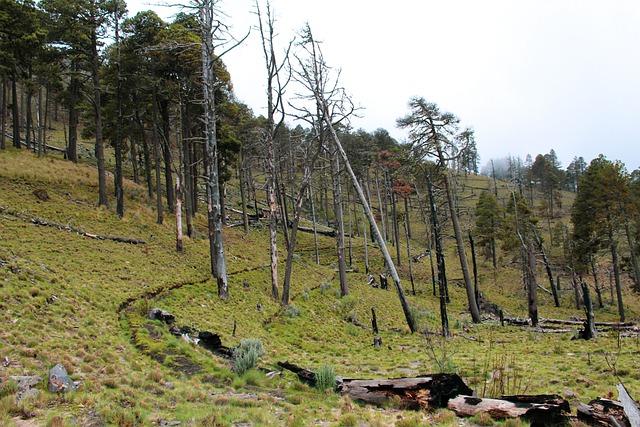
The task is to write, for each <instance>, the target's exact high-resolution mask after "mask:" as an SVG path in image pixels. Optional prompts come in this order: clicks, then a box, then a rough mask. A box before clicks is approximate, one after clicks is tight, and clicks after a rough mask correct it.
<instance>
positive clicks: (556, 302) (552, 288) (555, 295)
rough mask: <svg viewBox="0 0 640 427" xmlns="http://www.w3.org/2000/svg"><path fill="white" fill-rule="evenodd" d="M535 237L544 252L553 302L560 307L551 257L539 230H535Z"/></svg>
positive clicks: (539, 248)
mask: <svg viewBox="0 0 640 427" xmlns="http://www.w3.org/2000/svg"><path fill="white" fill-rule="evenodd" d="M534 238H535V240H536V245H537V246H538V250H539V251H540V253H541V254H542V262H544V268H545V271H546V272H547V278H548V279H549V287H550V288H551V292H552V294H553V304H554V305H555V306H556V307H560V299H559V298H558V290H557V289H556V287H555V286H554V283H553V273H552V272H551V264H550V263H549V258H547V253H546V251H545V250H544V245H543V244H542V239H541V238H540V234H539V233H538V232H537V230H534Z"/></svg>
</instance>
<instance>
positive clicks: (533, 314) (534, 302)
mask: <svg viewBox="0 0 640 427" xmlns="http://www.w3.org/2000/svg"><path fill="white" fill-rule="evenodd" d="M526 250H527V263H528V265H527V273H528V274H527V275H528V277H527V297H528V299H527V302H528V307H529V318H530V319H531V325H532V326H538V283H537V281H536V254H535V251H534V250H533V244H532V243H531V242H529V244H528V245H527V247H526Z"/></svg>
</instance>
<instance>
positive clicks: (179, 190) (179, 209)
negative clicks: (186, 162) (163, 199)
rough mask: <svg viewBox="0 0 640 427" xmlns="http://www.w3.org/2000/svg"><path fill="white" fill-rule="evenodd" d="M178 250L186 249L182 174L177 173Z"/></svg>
mask: <svg viewBox="0 0 640 427" xmlns="http://www.w3.org/2000/svg"><path fill="white" fill-rule="evenodd" d="M176 251H178V252H182V251H184V244H183V242H182V188H181V187H180V174H179V173H177V174H176Z"/></svg>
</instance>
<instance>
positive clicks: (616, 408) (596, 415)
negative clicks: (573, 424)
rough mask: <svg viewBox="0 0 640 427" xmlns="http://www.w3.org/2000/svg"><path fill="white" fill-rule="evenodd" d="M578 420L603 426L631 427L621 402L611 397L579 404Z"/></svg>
mask: <svg viewBox="0 0 640 427" xmlns="http://www.w3.org/2000/svg"><path fill="white" fill-rule="evenodd" d="M578 420H580V421H582V422H584V423H586V424H589V425H592V426H602V427H609V426H611V427H617V426H625V427H631V424H630V423H629V420H628V419H627V416H626V415H625V412H624V407H623V406H622V404H621V403H620V402H616V401H615V400H609V399H594V400H592V401H591V402H589V404H588V405H586V404H584V403H581V404H580V405H578Z"/></svg>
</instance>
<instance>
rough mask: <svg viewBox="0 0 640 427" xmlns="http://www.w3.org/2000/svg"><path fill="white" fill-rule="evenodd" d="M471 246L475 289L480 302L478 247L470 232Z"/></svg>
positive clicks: (477, 299)
mask: <svg viewBox="0 0 640 427" xmlns="http://www.w3.org/2000/svg"><path fill="white" fill-rule="evenodd" d="M469 245H470V246H471V264H472V266H473V289H474V293H475V295H476V301H480V289H478V264H477V261H476V245H475V242H474V240H473V236H472V235H471V231H469Z"/></svg>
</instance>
